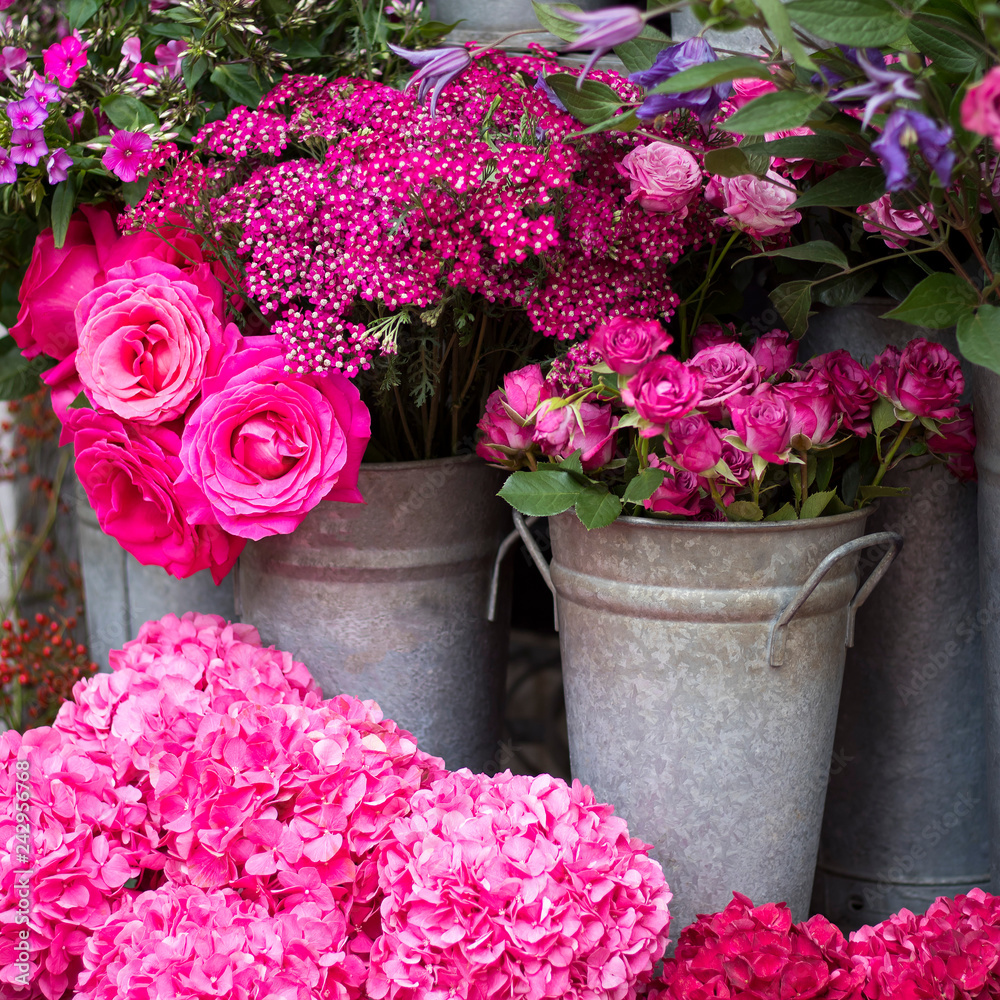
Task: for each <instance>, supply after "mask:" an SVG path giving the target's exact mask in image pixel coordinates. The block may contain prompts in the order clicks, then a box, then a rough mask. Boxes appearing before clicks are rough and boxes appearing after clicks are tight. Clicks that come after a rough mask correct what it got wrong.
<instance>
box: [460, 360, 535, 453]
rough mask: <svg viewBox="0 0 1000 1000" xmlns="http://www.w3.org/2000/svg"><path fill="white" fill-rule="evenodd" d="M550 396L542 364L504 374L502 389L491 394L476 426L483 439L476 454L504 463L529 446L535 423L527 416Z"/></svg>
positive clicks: (477, 446) (477, 447)
mask: <svg viewBox="0 0 1000 1000" xmlns="http://www.w3.org/2000/svg"><path fill="white" fill-rule="evenodd" d="M551 395H552V391H551V389H549V387H548V385H546V382H545V376H544V375H542V368H541V365H528V366H526V367H525V368H521V369H520V370H519V371H516V372H511V373H510V374H509V375H505V376H504V379H503V389H497V390H495V391H494V392H492V393H490V397H489V399H488V400H487V401H486V412H485V413H484V414H483V418H482V420H480V421H479V423H478V425H477V426H478V427H479V429H480V430H481V431H482V432H483V437H482V438H481V439H480V441H479V443H478V444H477V445H476V454H477V455H479V457H480V458H484V459H486V461H487V462H498V463H501V464H502V463H504V462H508V461H510V460H511V459H515V460H516V458H517V454H518V452H523V451H525V450H526V449H527V448H529V447H530V446H531V441H532V437H531V435H532V427H533V426H534V421H530V422H529V417H531V415H532V413H533V412H534V411H535V409H536V408H537V406H538V404H539V403H540V402H541V401H542V400H543V399H548V398H549V396H551Z"/></svg>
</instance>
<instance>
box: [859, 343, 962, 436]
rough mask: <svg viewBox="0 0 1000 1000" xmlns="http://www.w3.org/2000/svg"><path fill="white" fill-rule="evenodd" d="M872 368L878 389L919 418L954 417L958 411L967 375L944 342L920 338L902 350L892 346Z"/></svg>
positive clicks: (891, 400)
mask: <svg viewBox="0 0 1000 1000" xmlns="http://www.w3.org/2000/svg"><path fill="white" fill-rule="evenodd" d="M870 371H871V375H872V380H873V382H874V384H875V388H876V389H877V390H878V392H879V393H881V394H882V395H883V396H885V397H886V398H887V399H888V400H889V401H890V402H891V403H892V404H893V405H894V406H896V407H897V408H898V409H900V410H906V411H908V412H909V413H912V414H913V415H914V416H915V417H928V418H930V419H932V420H950V419H951V418H952V417H954V416H955V414H956V413H957V412H958V402H959V399H960V398H961V396H962V393H963V392H964V391H965V376H964V375H963V374H962V369H961V366H960V365H959V362H958V358H956V357H955V355H954V354H952V353H951V352H950V351H949V350H948V349H947V348H946V347H944V346H943V345H941V344H937V343H935V342H934V341H930V340H927V339H926V338H925V337H917V338H916V339H915V340H911V341H910V342H909V343H908V344H907V345H906V347H904V348H903V350H902V351H900V350H899V349H898V348H895V347H889V348H887V349H886V350H885V351H883V353H882V354H880V355H879V357H877V358H876V359H875V361H874V362H873V363H872V366H871V369H870Z"/></svg>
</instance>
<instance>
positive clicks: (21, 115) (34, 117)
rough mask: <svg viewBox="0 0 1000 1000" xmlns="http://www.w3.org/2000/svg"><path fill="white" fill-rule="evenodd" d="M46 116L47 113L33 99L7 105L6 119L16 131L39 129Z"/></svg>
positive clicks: (11, 102)
mask: <svg viewBox="0 0 1000 1000" xmlns="http://www.w3.org/2000/svg"><path fill="white" fill-rule="evenodd" d="M48 116H49V113H48V111H46V110H45V107H44V106H43V105H41V104H39V103H38V101H36V100H35V98H34V97H30V96H29V97H25V98H23V99H22V100H20V101H10V102H9V103H8V104H7V117H8V118H9V119H10V124H11V126H12V127H13V128H16V129H36V128H40V127H41V126H42V124H43V123H44V121H45V119H46V118H48Z"/></svg>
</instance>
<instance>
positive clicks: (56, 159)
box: [46, 146, 73, 184]
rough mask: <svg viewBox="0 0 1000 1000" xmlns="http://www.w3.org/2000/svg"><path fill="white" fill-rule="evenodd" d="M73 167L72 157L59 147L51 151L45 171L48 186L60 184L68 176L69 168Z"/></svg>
mask: <svg viewBox="0 0 1000 1000" xmlns="http://www.w3.org/2000/svg"><path fill="white" fill-rule="evenodd" d="M71 166H73V157H72V156H70V155H69V153H67V152H66V150H65V149H63V148H62V146H60V147H59V148H58V149H53V150H52V155H51V156H50V157H49V162H48V164H47V165H46V169H47V171H48V175H49V183H50V184H61V183H62V182H63V181H64V180H66V178H67V177H68V176H69V168H70V167H71Z"/></svg>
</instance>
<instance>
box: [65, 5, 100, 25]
mask: <svg viewBox="0 0 1000 1000" xmlns="http://www.w3.org/2000/svg"><path fill="white" fill-rule="evenodd" d="M98 10H100V7H99V6H98V3H97V0H69V3H67V4H66V20H67V21H69V26H70V27H71V28H72V29H73V30H74V31H76V29H77V28H82V27H83V26H84V25H85V24H86V23H87V22H88V21H89V20H90V19H91V18H92V17H93V16H94V15H95V14H96V13H97V12H98Z"/></svg>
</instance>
